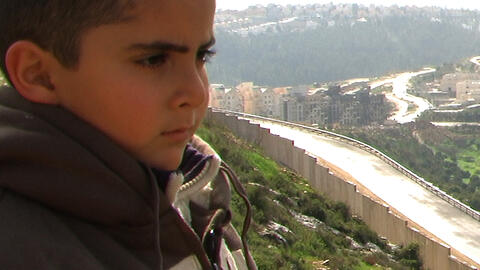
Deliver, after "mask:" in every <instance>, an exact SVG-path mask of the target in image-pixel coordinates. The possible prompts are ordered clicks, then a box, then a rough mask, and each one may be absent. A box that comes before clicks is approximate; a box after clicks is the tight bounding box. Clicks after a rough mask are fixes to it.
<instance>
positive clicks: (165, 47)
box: [128, 37, 215, 53]
mask: <svg viewBox="0 0 480 270" xmlns="http://www.w3.org/2000/svg"><path fill="white" fill-rule="evenodd" d="M214 44H215V37H212V38H211V39H210V40H209V41H208V42H206V43H205V44H202V45H200V47H199V49H200V50H204V49H207V48H210V47H212V46H213V45H214ZM128 49H129V50H141V51H174V52H179V53H187V52H189V51H190V48H189V47H188V46H184V45H180V44H174V43H171V42H163V41H154V42H152V43H135V44H132V45H130V46H129V47H128Z"/></svg>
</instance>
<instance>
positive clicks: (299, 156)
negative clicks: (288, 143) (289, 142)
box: [291, 146, 305, 174]
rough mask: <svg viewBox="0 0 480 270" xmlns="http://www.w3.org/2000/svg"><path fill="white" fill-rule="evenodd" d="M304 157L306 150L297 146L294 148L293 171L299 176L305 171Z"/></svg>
mask: <svg viewBox="0 0 480 270" xmlns="http://www.w3.org/2000/svg"><path fill="white" fill-rule="evenodd" d="M304 155H305V150H303V149H301V148H298V147H296V146H295V147H294V148H293V154H292V156H293V167H292V168H291V169H292V170H294V171H295V172H297V173H298V174H300V173H301V172H302V170H303V160H304V158H303V156H304Z"/></svg>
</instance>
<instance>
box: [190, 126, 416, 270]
mask: <svg viewBox="0 0 480 270" xmlns="http://www.w3.org/2000/svg"><path fill="white" fill-rule="evenodd" d="M197 134H198V135H199V136H201V137H202V138H203V139H204V140H206V141H207V142H209V143H210V144H211V145H212V146H213V147H214V149H216V151H217V152H218V153H219V154H220V155H221V156H222V158H223V159H224V160H225V161H226V162H228V163H229V164H230V165H231V167H232V168H233V169H234V170H235V172H236V173H237V174H238V176H239V178H240V180H241V181H242V182H243V184H244V186H245V187H246V189H247V193H248V196H249V199H250V201H251V203H252V206H253V211H254V216H253V224H252V228H251V230H250V231H249V234H248V238H249V240H248V241H249V243H250V247H251V250H252V253H253V256H254V257H255V260H256V262H257V264H258V266H259V269H317V268H315V266H317V267H318V266H319V265H324V266H326V267H328V269H345V270H347V269H348V270H351V269H411V268H410V266H409V265H410V264H409V263H405V264H402V263H400V262H399V261H400V260H401V258H400V257H398V256H396V254H395V252H394V251H392V250H391V248H390V246H389V245H387V243H386V242H385V241H384V240H382V239H380V238H379V237H378V236H377V235H376V233H374V232H373V231H371V230H370V229H369V228H368V227H367V226H366V225H365V224H364V223H363V222H362V221H361V220H359V219H358V218H356V217H353V216H352V215H351V213H350V209H349V208H348V207H347V206H346V205H345V204H343V203H338V202H333V201H330V200H327V199H325V198H324V197H322V196H320V195H318V194H317V193H315V192H314V191H313V189H312V188H311V187H310V186H309V185H308V183H307V182H306V181H305V180H304V179H303V178H301V177H299V176H298V175H297V174H295V173H293V172H292V171H290V170H288V169H286V168H283V167H281V166H279V165H278V164H277V163H276V162H274V161H272V160H271V159H268V158H265V157H263V155H262V153H261V151H260V150H259V149H258V148H255V147H254V146H252V145H249V144H247V143H245V142H244V141H242V140H240V139H238V138H236V137H235V136H234V135H233V134H232V133H231V132H229V131H228V130H226V129H224V128H221V127H218V126H214V125H213V124H208V123H206V124H204V126H202V127H201V128H200V129H199V130H198V132H197ZM244 210H245V206H244V204H243V202H242V201H241V200H240V199H239V198H238V197H237V196H234V197H233V200H232V211H233V212H234V220H233V223H234V225H235V226H236V228H237V229H238V230H241V226H242V225H241V223H242V221H243V220H242V219H243V213H244ZM417 258H418V256H417ZM414 260H415V261H416V262H418V259H414Z"/></svg>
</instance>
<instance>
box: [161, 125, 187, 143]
mask: <svg viewBox="0 0 480 270" xmlns="http://www.w3.org/2000/svg"><path fill="white" fill-rule="evenodd" d="M161 134H162V136H164V137H166V138H167V139H169V140H171V141H175V142H179V141H186V140H188V139H190V138H191V137H192V136H193V127H179V128H175V129H171V130H167V131H164V132H162V133H161Z"/></svg>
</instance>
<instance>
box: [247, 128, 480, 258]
mask: <svg viewBox="0 0 480 270" xmlns="http://www.w3.org/2000/svg"><path fill="white" fill-rule="evenodd" d="M249 120H250V121H251V122H254V123H258V124H260V125H261V126H262V127H265V128H268V129H270V131H271V133H273V134H277V135H280V136H281V137H284V138H288V139H291V140H293V141H294V144H295V146H297V147H299V148H303V149H305V150H306V151H308V152H309V153H311V154H313V155H315V156H317V157H319V158H321V159H324V160H326V161H328V162H330V163H332V164H334V165H335V166H337V167H339V168H340V169H342V170H344V171H345V172H347V173H349V174H350V175H352V176H353V177H354V178H355V179H356V180H357V181H359V182H360V183H361V184H362V185H363V186H365V187H366V188H368V189H369V190H370V191H371V192H373V193H374V194H376V195H377V196H379V197H380V198H381V199H382V200H384V201H385V202H386V203H387V204H389V205H390V206H392V207H393V208H395V209H397V210H398V211H399V212H401V213H402V214H403V215H405V216H407V217H408V218H409V219H411V220H412V221H413V222H415V223H417V224H418V225H420V226H421V227H423V228H424V229H426V230H427V231H429V232H430V233H432V234H434V235H435V236H437V237H438V238H439V239H441V240H443V241H444V242H445V243H447V244H448V245H449V246H451V247H452V248H453V249H455V250H457V251H459V252H460V253H461V254H463V255H465V256H467V257H469V258H470V259H471V260H472V261H474V262H476V263H477V265H480V222H478V221H476V220H475V219H473V218H471V217H470V216H468V215H467V214H465V213H463V212H462V211H460V210H458V209H457V208H455V207H453V206H451V205H450V204H448V203H447V202H445V201H443V200H442V199H440V198H439V197H437V196H435V195H434V194H432V193H430V192H429V191H427V190H426V189H424V188H422V187H421V186H420V185H418V184H416V183H415V182H413V181H412V180H410V179H409V178H408V177H406V176H405V175H403V174H401V173H400V172H399V171H397V170H396V169H394V168H393V167H391V166H389V165H387V164H386V163H385V162H384V161H382V160H381V159H380V158H378V157H376V156H374V155H372V154H370V153H368V152H366V151H363V150H361V149H359V148H356V147H354V146H352V145H350V144H347V143H344V142H339V141H337V140H334V139H331V138H326V137H323V136H320V135H317V134H312V133H308V132H306V131H301V130H299V129H296V128H293V127H286V126H282V125H280V124H277V123H273V122H263V121H259V120H257V119H255V120H253V119H249Z"/></svg>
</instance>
